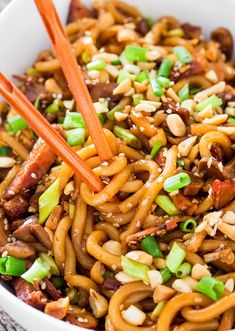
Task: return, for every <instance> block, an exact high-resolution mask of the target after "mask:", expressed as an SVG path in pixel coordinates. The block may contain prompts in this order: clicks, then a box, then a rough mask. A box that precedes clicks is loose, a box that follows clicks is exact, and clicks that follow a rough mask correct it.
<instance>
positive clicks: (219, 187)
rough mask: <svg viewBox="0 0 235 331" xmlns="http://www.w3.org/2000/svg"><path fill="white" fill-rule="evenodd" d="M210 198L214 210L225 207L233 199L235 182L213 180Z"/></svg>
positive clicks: (234, 196)
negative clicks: (211, 198)
mask: <svg viewBox="0 0 235 331" xmlns="http://www.w3.org/2000/svg"><path fill="white" fill-rule="evenodd" d="M211 187H212V197H213V204H214V208H215V209H220V208H222V207H224V206H226V205H227V204H228V203H229V202H231V201H232V200H233V199H234V198H235V180H224V181H221V180H218V179H217V180H215V181H214V182H213V183H212V186H211Z"/></svg>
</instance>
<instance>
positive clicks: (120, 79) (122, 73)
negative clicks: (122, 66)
mask: <svg viewBox="0 0 235 331" xmlns="http://www.w3.org/2000/svg"><path fill="white" fill-rule="evenodd" d="M130 77H131V75H130V73H129V72H128V71H126V70H120V71H119V75H118V78H117V84H120V83H121V82H123V81H124V80H125V79H128V78H130Z"/></svg>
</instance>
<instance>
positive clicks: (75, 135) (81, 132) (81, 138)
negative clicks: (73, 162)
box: [66, 128, 85, 146]
mask: <svg viewBox="0 0 235 331" xmlns="http://www.w3.org/2000/svg"><path fill="white" fill-rule="evenodd" d="M66 138H67V143H68V144H69V145H70V146H78V145H83V144H84V142H85V129H83V128H77V129H73V130H70V131H69V132H68V134H67V137H66Z"/></svg>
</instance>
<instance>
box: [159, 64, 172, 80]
mask: <svg viewBox="0 0 235 331" xmlns="http://www.w3.org/2000/svg"><path fill="white" fill-rule="evenodd" d="M173 64H174V62H173V61H172V60H169V59H164V60H163V61H162V63H161V65H160V67H159V69H158V77H166V78H168V77H169V76H170V73H171V69H172V67H173Z"/></svg>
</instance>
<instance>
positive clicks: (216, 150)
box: [210, 143, 224, 162]
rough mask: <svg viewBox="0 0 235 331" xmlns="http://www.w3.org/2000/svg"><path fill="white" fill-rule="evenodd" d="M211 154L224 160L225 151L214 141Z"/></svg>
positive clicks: (219, 159)
mask: <svg viewBox="0 0 235 331" xmlns="http://www.w3.org/2000/svg"><path fill="white" fill-rule="evenodd" d="M210 151H211V155H212V156H213V157H214V158H215V159H216V160H217V161H219V162H224V151H223V148H222V147H221V145H220V144H218V143H213V144H212V145H211V149H210Z"/></svg>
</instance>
